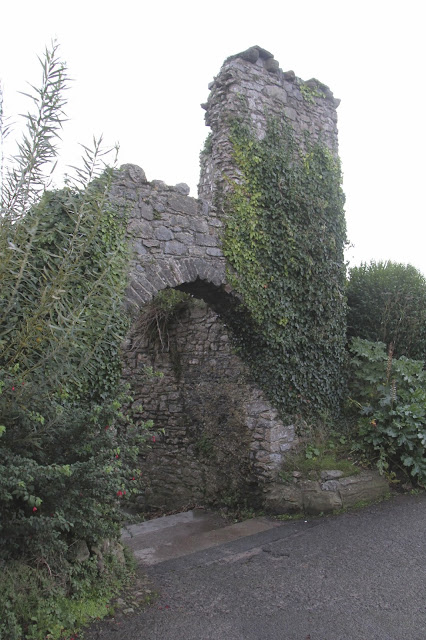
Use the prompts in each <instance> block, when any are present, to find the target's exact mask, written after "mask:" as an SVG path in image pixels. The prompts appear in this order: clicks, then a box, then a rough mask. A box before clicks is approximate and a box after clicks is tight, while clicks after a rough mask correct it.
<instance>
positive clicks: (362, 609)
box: [85, 494, 426, 640]
mask: <svg viewBox="0 0 426 640" xmlns="http://www.w3.org/2000/svg"><path fill="white" fill-rule="evenodd" d="M144 571H146V573H148V575H149V577H150V579H151V580H152V583H153V585H154V588H155V589H156V590H157V591H158V592H159V593H160V598H159V600H157V601H156V603H155V604H154V605H152V606H150V607H148V608H147V609H146V610H144V611H142V612H139V613H137V614H131V615H129V616H124V617H122V618H120V619H117V620H110V621H103V622H101V623H98V624H97V625H95V626H94V627H92V628H91V631H90V632H89V633H88V634H87V636H85V638H86V637H87V638H88V640H121V639H123V640H426V494H420V495H417V496H408V495H407V496H405V495H404V496H397V497H396V498H393V499H391V500H389V501H387V502H384V503H381V504H379V505H375V506H372V507H367V508H365V509H363V510H360V511H355V512H351V513H346V514H343V515H340V516H333V517H326V518H319V519H314V520H308V521H307V522H305V521H303V520H301V521H292V522H284V523H282V525H281V526H279V527H276V528H273V529H270V530H267V531H263V532H261V533H257V534H255V535H252V536H248V537H245V538H241V539H239V540H236V541H234V542H230V543H227V544H224V545H220V546H218V547H214V548H211V549H208V550H205V551H200V552H197V553H194V554H191V555H187V556H185V557H181V558H178V559H175V560H168V561H165V562H162V563H161V564H157V565H155V566H151V567H147V568H146V569H144Z"/></svg>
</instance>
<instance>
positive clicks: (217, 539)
mask: <svg viewBox="0 0 426 640" xmlns="http://www.w3.org/2000/svg"><path fill="white" fill-rule="evenodd" d="M279 525H280V523H278V522H277V521H274V520H270V519H268V518H264V517H260V518H251V519H250V520H245V521H243V522H238V523H236V524H232V525H227V524H226V522H225V521H224V520H223V519H222V518H221V517H220V516H218V515H217V514H215V513H209V512H205V511H202V510H193V511H186V512H185V513H179V514H175V515H172V516H163V517H161V518H156V519H155V520H149V521H147V522H142V523H141V524H136V525H131V526H129V527H127V528H126V529H125V530H124V531H123V534H122V541H123V542H124V544H126V545H127V546H128V547H129V548H130V549H131V550H132V552H133V554H134V556H135V558H136V559H137V560H138V562H139V563H140V564H141V565H145V566H152V565H155V564H160V563H161V562H165V561H166V560H171V559H174V558H180V557H182V556H187V555H190V554H192V553H195V552H196V551H202V550H204V549H209V548H210V547H215V546H218V545H220V544H224V543H226V542H232V541H233V540H237V539H239V538H244V537H246V536H251V535H254V534H256V533H259V532H261V531H266V530H267V529H271V528H273V527H276V526H279Z"/></svg>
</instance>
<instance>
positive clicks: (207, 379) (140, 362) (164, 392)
mask: <svg viewBox="0 0 426 640" xmlns="http://www.w3.org/2000/svg"><path fill="white" fill-rule="evenodd" d="M139 328H140V323H137V322H136V323H135V326H134V328H133V331H132V332H131V334H130V336H129V338H128V341H127V343H126V350H125V370H124V374H125V377H126V379H127V380H128V381H129V382H130V383H131V385H132V387H133V393H134V396H135V405H136V406H137V405H139V404H141V405H142V407H143V410H141V411H140V412H139V413H138V417H139V418H140V419H141V420H149V419H152V420H153V421H154V429H155V431H156V436H155V442H152V443H151V449H150V451H149V452H148V454H147V456H146V458H145V459H144V461H143V465H142V469H143V473H144V475H145V477H146V478H147V482H146V491H145V494H144V496H143V504H144V506H146V507H150V508H181V507H184V506H185V505H187V504H194V503H200V504H204V503H206V501H207V502H209V503H212V502H219V503H224V504H226V503H230V502H236V501H237V500H239V501H240V502H241V501H244V500H246V501H247V503H248V504H251V505H253V504H257V505H259V504H261V503H262V502H263V491H264V490H265V487H266V485H267V483H268V482H270V481H271V479H272V478H273V477H274V476H275V475H276V471H277V469H278V468H279V467H280V465H281V463H282V460H283V455H284V454H285V451H286V450H288V449H289V448H290V447H291V445H292V443H293V441H294V427H293V426H292V425H289V426H287V427H285V426H284V425H283V424H282V422H281V421H280V420H279V418H278V416H277V412H276V411H275V410H274V409H273V408H272V407H271V405H270V404H269V402H267V400H266V399H265V397H264V394H263V393H262V392H261V391H260V390H259V389H257V388H256V387H255V386H254V385H253V384H251V383H250V376H249V373H248V370H247V368H246V367H245V366H244V364H243V362H242V361H241V360H240V358H239V357H238V356H237V355H235V354H234V353H233V349H232V346H231V340H230V336H229V334H228V331H227V328H226V327H225V326H224V324H223V322H222V321H221V319H220V317H219V316H218V314H216V313H215V312H214V311H213V310H212V309H211V308H210V307H209V306H208V305H207V304H206V303H205V302H203V301H201V300H197V299H194V298H192V297H190V296H188V297H187V300H186V301H185V302H184V303H183V304H182V309H181V310H180V312H179V315H178V317H177V318H176V319H174V320H173V321H172V322H171V323H170V325H169V326H167V329H166V330H163V331H162V334H159V333H158V331H157V326H156V324H155V322H154V321H153V322H152V326H151V328H150V329H149V330H146V327H145V331H144V332H143V333H141V332H140V329H139ZM151 369H152V370H153V371H154V372H155V375H154V377H150V376H149V375H147V371H150V370H151ZM159 374H161V376H162V377H159ZM162 429H164V434H163V433H161V430H162Z"/></svg>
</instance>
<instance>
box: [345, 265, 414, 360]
mask: <svg viewBox="0 0 426 640" xmlns="http://www.w3.org/2000/svg"><path fill="white" fill-rule="evenodd" d="M347 297H348V338H349V340H350V339H351V338H354V337H359V338H363V339H365V340H371V341H373V342H376V341H380V342H384V343H385V344H386V345H387V346H388V347H389V345H390V344H391V343H392V345H393V348H394V353H395V356H397V357H399V356H402V355H404V356H406V357H408V358H414V359H420V360H425V359H426V279H425V278H424V276H423V275H422V274H421V273H420V271H418V270H417V269H415V268H414V267H413V266H411V265H405V264H400V263H396V262H391V261H388V262H371V263H370V264H365V263H364V264H362V265H361V266H359V267H353V268H352V269H351V270H350V272H349V281H348V285H347Z"/></svg>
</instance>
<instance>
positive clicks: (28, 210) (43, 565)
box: [0, 46, 149, 638]
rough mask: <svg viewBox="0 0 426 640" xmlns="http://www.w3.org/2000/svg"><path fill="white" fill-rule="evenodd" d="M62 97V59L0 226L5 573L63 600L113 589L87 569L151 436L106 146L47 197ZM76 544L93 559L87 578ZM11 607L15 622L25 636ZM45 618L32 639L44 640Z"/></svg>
mask: <svg viewBox="0 0 426 640" xmlns="http://www.w3.org/2000/svg"><path fill="white" fill-rule="evenodd" d="M65 88H66V73H65V69H64V66H63V64H62V63H61V62H60V61H59V59H58V58H57V47H56V46H54V47H53V49H52V51H47V52H46V55H45V59H44V61H43V85H42V87H41V89H39V90H35V95H34V96H33V100H34V103H35V105H36V107H37V113H36V114H28V116H27V117H26V119H27V133H26V135H25V136H24V140H23V142H22V143H21V144H20V145H18V153H17V155H16V157H15V158H14V160H15V161H14V163H13V164H12V165H11V166H10V167H8V168H7V169H6V171H5V173H4V178H3V180H2V184H1V219H0V347H1V350H0V351H1V355H0V456H1V460H2V466H1V467H0V565H1V567H2V568H3V567H6V570H8V568H9V567H12V566H17V565H16V563H19V564H20V566H21V567H27V569H28V571H30V572H31V571H37V572H38V574H39V576H38V578H36V581H37V580H39V582H40V584H43V585H44V584H45V581H46V579H47V581H48V583H49V588H50V590H51V591H52V592H54V591H55V589H56V590H58V593H60V594H61V597H64V598H65V597H66V596H70V595H72V594H74V597H75V594H76V593H77V592H78V588H80V589H81V588H82V586H83V587H84V588H83V595H84V593H86V596H87V592H88V590H89V591H90V589H92V588H94V586H95V584H97V583H99V584H102V583H103V582H105V576H102V575H101V574H100V573H99V571H95V570H93V567H92V568H91V569H90V571H89V568H90V567H89V564H90V563H91V564H92V565H93V563H94V555H95V551H94V548H95V546H96V545H97V544H98V543H99V542H100V541H102V540H105V539H109V540H111V539H117V538H118V536H119V534H120V523H121V521H122V515H121V510H120V504H121V503H122V502H123V501H125V500H127V499H128V497H129V496H130V495H131V494H132V493H136V492H139V491H138V486H139V473H140V472H139V471H138V465H137V456H138V452H139V448H140V447H141V446H142V445H143V443H144V440H145V433H146V431H145V428H144V427H146V426H149V425H142V427H140V426H139V427H137V426H136V425H134V424H133V423H132V422H131V419H130V418H129V417H128V415H127V413H128V412H126V416H125V415H124V407H125V406H127V405H128V404H130V403H131V401H132V399H131V398H130V397H129V396H128V392H127V389H126V388H125V387H124V386H122V385H121V383H120V375H121V369H120V345H121V342H122V339H123V336H124V334H125V332H126V330H127V327H128V319H127V318H126V317H125V315H124V313H123V309H122V301H123V295H124V289H125V286H126V274H127V264H128V250H127V245H126V239H125V232H126V216H125V212H124V211H120V210H119V209H116V208H114V207H113V206H112V204H111V202H110V199H109V190H110V185H111V180H112V177H113V171H112V169H108V168H107V167H106V166H105V165H104V163H103V161H102V156H103V151H102V149H101V146H100V145H101V142H100V141H95V143H94V149H93V150H89V149H86V150H85V156H84V158H83V168H82V169H79V170H77V176H76V179H75V180H74V181H73V182H71V181H70V182H69V183H68V184H67V186H66V187H65V188H64V189H62V190H60V191H54V192H51V191H47V190H46V185H47V184H48V178H47V175H46V171H45V164H46V163H47V162H49V161H53V160H54V159H55V156H56V147H55V140H56V139H57V135H58V131H59V129H60V125H61V122H62V120H63V113H62V109H63V106H64V101H63V99H62V93H63V91H64V89H65ZM80 544H84V545H87V546H85V548H86V549H89V550H90V552H91V554H92V557H91V560H90V561H89V564H88V565H87V572H86V573H85V571H86V569H85V568H84V566H83V567H82V568H81V575H78V566H79V565H78V563H77V564H76V554H75V550H76V549H77V548H78V546H79V545H80ZM84 565H85V563H84ZM78 585H80V587H78ZM44 588H45V587H43V589H44ZM43 589H42V591H43ZM41 595H43V594H42V593H41ZM80 595H81V594H80ZM58 597H59V596H58ZM13 602H15V601H13ZM13 602H12V605H11V607H12V608H11V609H10V610H9V614H8V615H9V618H10V621H12V620H14V622H13V624H14V625H15V627H16V629H20V630H21V631H20V633H22V634H24V626H23V625H24V622H25V621H24V620H22V618H20V615H19V613H17V612H16V611H13ZM55 606H56V605H55ZM55 606H53V605H52V609H51V612H50V614H49V615H53V616H54V615H55V611H56V609H55ZM43 611H44V613H43V616H45V617H46V616H47V613H46V612H47V609H45V610H43ZM37 615H38V614H34V616H35V617H34V616H33V617H34V619H33V620H32V626H33V627H34V628H36V627H37V629H38V631H37V633H38V632H40V633H43V632H45V629H44V631H43V628H42V627H43V625H44V624H45V623H44V622H43V620H44V619H45V617H43V616H41V614H40V616H41V617H39V618H37ZM47 617H49V616H47ZM46 619H47V618H46ZM27 623H28V620H27ZM10 624H12V622H10ZM46 624H47V623H46ZM17 633H18V631H17ZM28 633H29V632H28ZM34 634H35V635H28V636H26V637H29V638H30V637H31V638H32V637H38V635H36V632H35V631H34ZM16 637H17V638H18V637H21V636H19V635H17V636H16ZM42 637H44V635H43V636H42ZM55 637H56V636H55ZM57 637H59V636H57Z"/></svg>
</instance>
